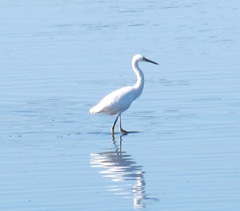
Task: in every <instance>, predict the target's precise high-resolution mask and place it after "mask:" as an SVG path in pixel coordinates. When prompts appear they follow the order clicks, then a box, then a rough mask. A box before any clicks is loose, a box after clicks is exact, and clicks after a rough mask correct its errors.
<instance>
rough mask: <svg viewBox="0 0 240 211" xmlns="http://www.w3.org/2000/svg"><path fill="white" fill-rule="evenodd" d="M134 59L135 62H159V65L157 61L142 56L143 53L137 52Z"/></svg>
mask: <svg viewBox="0 0 240 211" xmlns="http://www.w3.org/2000/svg"><path fill="white" fill-rule="evenodd" d="M132 61H133V63H135V62H140V61H145V62H151V63H153V64H157V65H158V63H157V62H154V61H151V60H150V59H147V58H145V57H144V56H142V55H141V54H136V55H135V56H134V57H133V59H132Z"/></svg>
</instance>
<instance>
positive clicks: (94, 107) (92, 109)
mask: <svg viewBox="0 0 240 211" xmlns="http://www.w3.org/2000/svg"><path fill="white" fill-rule="evenodd" d="M89 112H90V113H91V114H96V113H98V112H99V111H98V109H97V108H96V106H93V107H92V108H91V109H89Z"/></svg>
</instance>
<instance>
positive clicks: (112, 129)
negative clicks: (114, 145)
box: [111, 116, 119, 134]
mask: <svg viewBox="0 0 240 211" xmlns="http://www.w3.org/2000/svg"><path fill="white" fill-rule="evenodd" d="M118 117H119V116H117V118H116V119H115V121H114V123H113V125H112V128H111V131H112V134H114V127H115V125H116V123H117V121H118Z"/></svg>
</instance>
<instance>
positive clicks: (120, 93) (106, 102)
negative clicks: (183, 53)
mask: <svg viewBox="0 0 240 211" xmlns="http://www.w3.org/2000/svg"><path fill="white" fill-rule="evenodd" d="M139 61H147V62H151V63H154V64H158V63H156V62H153V61H151V60H149V59H146V58H145V57H143V56H142V55H140V54H137V55H135V56H134V57H133V59H132V68H133V71H134V73H135V74H136V76H137V82H136V83H135V85H133V86H127V87H123V88H120V89H118V90H116V91H113V92H111V93H110V94H108V95H107V96H105V97H104V98H103V99H102V100H101V101H100V102H99V103H98V104H97V105H95V106H94V107H92V108H91V109H90V110H89V112H90V113H91V114H96V113H105V114H108V115H117V118H116V120H115V122H114V124H113V126H112V133H114V127H115V124H116V122H117V120H118V118H119V117H120V130H121V132H124V133H127V131H125V130H123V129H122V126H121V114H122V113H123V112H124V111H126V110H127V109H128V108H129V107H130V105H131V104H132V102H133V101H134V100H136V99H137V98H138V97H139V96H140V95H141V94H142V91H143V87H144V75H143V72H142V71H141V69H140V68H139V66H138V62H139Z"/></svg>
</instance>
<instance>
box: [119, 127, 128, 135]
mask: <svg viewBox="0 0 240 211" xmlns="http://www.w3.org/2000/svg"><path fill="white" fill-rule="evenodd" d="M120 131H121V132H122V133H124V134H127V133H128V131H126V130H124V129H122V128H120Z"/></svg>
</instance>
